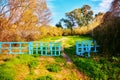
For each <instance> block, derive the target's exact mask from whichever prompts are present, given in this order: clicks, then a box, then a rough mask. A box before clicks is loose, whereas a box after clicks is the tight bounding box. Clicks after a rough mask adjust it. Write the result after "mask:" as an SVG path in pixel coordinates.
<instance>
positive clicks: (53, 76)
mask: <svg viewBox="0 0 120 80" xmlns="http://www.w3.org/2000/svg"><path fill="white" fill-rule="evenodd" d="M91 39H92V38H90V37H85V36H63V37H49V38H44V39H40V40H39V41H41V42H43V41H45V42H61V43H62V48H64V53H65V54H67V55H68V56H69V57H70V58H71V60H72V62H73V64H67V61H66V59H65V58H64V57H62V56H59V57H50V56H39V55H28V54H22V55H7V54H1V55H0V79H1V80H79V79H82V78H83V79H87V80H88V79H93V80H99V79H100V80H107V79H111V80H119V79H120V63H119V62H120V58H117V57H111V58H105V57H101V56H100V53H91V58H84V57H80V56H76V54H75V42H76V41H83V40H91ZM77 69H78V70H79V71H80V72H81V73H82V74H83V75H84V77H79V74H78V73H77V72H76V70H77Z"/></svg>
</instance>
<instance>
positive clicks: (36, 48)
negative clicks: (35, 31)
mask: <svg viewBox="0 0 120 80" xmlns="http://www.w3.org/2000/svg"><path fill="white" fill-rule="evenodd" d="M36 54H38V43H36Z"/></svg>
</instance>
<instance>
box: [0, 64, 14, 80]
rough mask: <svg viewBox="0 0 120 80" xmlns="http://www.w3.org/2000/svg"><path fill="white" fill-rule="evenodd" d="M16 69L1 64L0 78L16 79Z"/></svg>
mask: <svg viewBox="0 0 120 80" xmlns="http://www.w3.org/2000/svg"><path fill="white" fill-rule="evenodd" d="M14 77H15V70H14V69H13V68H10V67H5V66H4V67H2V66H0V80H14Z"/></svg>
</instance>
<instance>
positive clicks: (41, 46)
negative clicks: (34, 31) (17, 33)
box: [40, 42, 43, 55]
mask: <svg viewBox="0 0 120 80" xmlns="http://www.w3.org/2000/svg"><path fill="white" fill-rule="evenodd" d="M40 52H41V55H43V43H42V42H41V43H40Z"/></svg>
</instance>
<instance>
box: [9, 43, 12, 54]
mask: <svg viewBox="0 0 120 80" xmlns="http://www.w3.org/2000/svg"><path fill="white" fill-rule="evenodd" d="M9 50H10V52H9V53H10V54H12V43H9Z"/></svg>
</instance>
